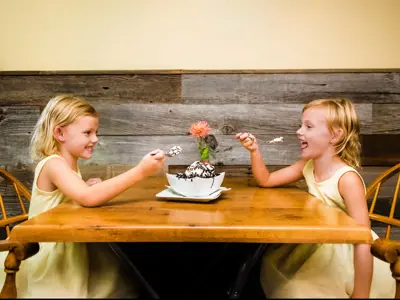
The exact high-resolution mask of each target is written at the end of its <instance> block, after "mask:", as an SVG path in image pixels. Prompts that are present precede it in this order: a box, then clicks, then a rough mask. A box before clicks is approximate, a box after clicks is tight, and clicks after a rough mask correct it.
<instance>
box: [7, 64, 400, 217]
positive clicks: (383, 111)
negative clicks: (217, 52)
mask: <svg viewBox="0 0 400 300" xmlns="http://www.w3.org/2000/svg"><path fill="white" fill-rule="evenodd" d="M60 93H72V94H76V95H79V96H83V97H85V98H86V99H87V100H88V101H89V102H90V103H91V104H92V105H93V106H94V107H95V108H96V109H97V110H98V111H99V113H100V129H99V144H98V146H97V148H96V150H95V153H94V155H93V158H92V159H91V160H90V161H84V162H82V163H81V169H82V173H83V175H84V177H85V178H89V177H91V176H99V175H100V176H101V177H103V178H109V177H111V176H115V175H116V174H119V173H120V172H122V171H124V170H126V169H127V168H129V167H131V166H134V165H135V164H137V163H138V162H139V160H140V159H141V157H142V156H143V155H145V154H146V153H147V152H148V151H150V150H152V149H155V148H159V147H160V148H162V149H164V150H167V149H169V147H171V146H173V145H181V146H182V148H183V149H184V153H183V154H181V155H180V156H178V157H176V158H170V159H168V160H167V166H166V170H165V171H167V168H170V169H171V170H173V171H174V172H175V171H177V170H178V169H182V167H185V166H187V165H188V164H190V163H191V162H193V161H194V160H196V159H198V154H197V148H196V142H195V141H194V139H193V138H192V137H191V136H189V135H188V131H189V127H190V125H191V124H192V123H193V122H194V121H196V120H207V121H208V122H209V123H210V125H211V127H212V132H211V133H212V134H213V135H214V137H215V149H214V151H213V153H212V162H213V163H214V164H216V165H218V168H222V167H224V168H225V169H226V171H227V176H237V175H243V174H245V175H247V176H251V171H250V169H249V167H248V165H249V163H250V161H249V155H248V153H247V151H246V150H245V149H243V148H242V147H241V146H240V144H239V143H238V142H236V140H235V138H234V135H235V133H237V132H243V131H249V132H251V133H253V134H254V135H256V136H257V137H258V139H259V140H261V141H267V140H269V139H271V138H275V137H277V136H283V137H284V138H285V143H284V144H282V145H267V144H265V143H264V144H262V146H261V148H262V151H263V154H264V159H265V160H266V162H267V163H268V164H270V165H271V166H272V168H277V167H280V166H286V165H289V164H291V163H293V162H294V161H296V160H297V159H299V155H300V151H299V146H298V141H297V138H296V135H295V132H296V130H297V128H298V124H299V123H300V118H301V110H302V108H303V106H304V104H305V103H307V102H308V101H310V100H312V99H316V98H326V97H348V98H350V99H351V100H353V101H354V103H355V105H356V110H357V113H358V115H359V118H360V120H361V141H362V145H363V153H362V164H363V169H362V171H361V173H362V174H363V176H364V178H365V181H366V183H367V184H368V183H369V182H371V180H372V179H373V178H374V177H375V176H377V175H378V174H379V173H380V172H382V171H383V170H385V169H386V168H388V167H389V166H392V165H394V164H396V163H398V162H399V161H400V142H399V141H400V139H399V137H400V70H371V71H365V70H360V71H340V70H338V71H328V70H327V71H318V72H317V71H304V72H303V71H299V70H297V71H287V72H285V71H279V72H278V71H277V72H265V71H231V72H211V71H209V72H201V71H198V72H185V71H153V72H145V71H144V72H143V71H141V72H132V71H129V72H123V71H122V72H92V73H89V72H86V73H85V72H36V73H32V72H31V73H29V72H20V73H17V72H0V167H3V168H5V169H6V170H8V171H10V172H12V173H13V174H14V175H15V176H16V177H18V178H19V179H20V180H21V181H22V182H23V183H24V184H26V185H27V186H28V187H29V188H31V186H32V180H33V168H34V164H33V162H32V161H31V160H30V158H29V155H28V146H29V141H30V137H31V133H32V129H33V127H34V125H35V123H36V121H37V119H38V117H39V115H40V112H41V110H42V109H43V107H44V106H45V105H46V103H47V101H48V100H49V99H50V98H51V97H53V96H54V95H57V94H60ZM390 185H391V183H389V185H388V187H387V192H386V190H385V197H386V196H387V197H389V196H390ZM9 191H10V189H9V187H6V186H5V185H4V184H3V185H2V186H1V185H0V193H2V194H3V195H4V196H5V198H6V199H8V198H7V197H11V195H9V194H10V193H11V192H9ZM9 202H10V203H9V205H11V204H12V200H11V198H10V200H9ZM14 209H15V210H17V208H16V207H14V206H12V205H11V211H12V212H13V211H14ZM399 216H400V214H399Z"/></svg>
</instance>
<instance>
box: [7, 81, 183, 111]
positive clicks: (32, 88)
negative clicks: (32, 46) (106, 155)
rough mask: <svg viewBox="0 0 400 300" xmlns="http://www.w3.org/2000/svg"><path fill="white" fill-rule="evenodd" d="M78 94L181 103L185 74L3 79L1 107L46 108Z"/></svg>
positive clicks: (93, 99)
mask: <svg viewBox="0 0 400 300" xmlns="http://www.w3.org/2000/svg"><path fill="white" fill-rule="evenodd" d="M64 93H67V94H75V95H79V96H82V97H85V98H86V99H87V100H88V101H90V102H92V103H93V104H96V103H99V102H108V103H119V102H121V101H127V102H135V103H143V102H144V103H173V102H180V94H181V75H159V74H153V75H136V74H131V75H128V74H126V75H113V76H108V75H57V76H52V75H43V76H29V75H23V76H15V75H12V76H4V75H3V76H0V103H1V105H40V106H42V107H43V106H44V105H45V104H46V103H47V102H48V101H49V100H50V98H52V97H54V96H55V95H56V94H64Z"/></svg>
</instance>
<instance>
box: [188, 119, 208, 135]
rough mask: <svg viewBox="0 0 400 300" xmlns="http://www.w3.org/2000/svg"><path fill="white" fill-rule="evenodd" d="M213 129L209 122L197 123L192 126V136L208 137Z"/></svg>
mask: <svg viewBox="0 0 400 300" xmlns="http://www.w3.org/2000/svg"><path fill="white" fill-rule="evenodd" d="M210 131H211V127H210V126H209V125H208V122H207V121H197V122H196V123H194V124H192V126H190V135H193V136H197V137H201V136H206V135H208V134H209V133H210Z"/></svg>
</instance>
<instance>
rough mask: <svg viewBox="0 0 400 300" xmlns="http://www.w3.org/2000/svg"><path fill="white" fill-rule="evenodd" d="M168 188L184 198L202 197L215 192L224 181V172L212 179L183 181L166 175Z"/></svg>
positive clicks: (197, 178) (195, 178) (173, 175)
mask: <svg viewBox="0 0 400 300" xmlns="http://www.w3.org/2000/svg"><path fill="white" fill-rule="evenodd" d="M166 175H167V179H168V183H169V186H170V187H171V188H172V189H173V190H174V191H176V192H177V193H179V194H181V195H183V196H186V197H204V196H208V195H210V194H211V193H213V192H215V191H217V190H218V189H219V188H220V187H221V184H222V181H224V177H225V172H222V173H219V175H218V176H215V177H213V178H201V177H194V178H191V179H184V178H178V177H176V174H168V173H167V174H166Z"/></svg>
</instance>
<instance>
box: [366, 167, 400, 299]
mask: <svg viewBox="0 0 400 300" xmlns="http://www.w3.org/2000/svg"><path fill="white" fill-rule="evenodd" d="M395 175H397V182H396V185H395V188H394V193H393V200H392V204H391V206H390V212H389V216H384V215H382V214H378V213H374V210H375V206H376V202H377V199H378V195H379V192H380V190H381V186H382V184H383V183H384V182H386V181H387V180H389V179H390V178H392V177H393V176H395ZM399 189H400V163H398V164H397V165H395V166H394V167H392V168H390V169H389V170H387V171H385V172H383V173H382V174H381V175H379V176H378V177H377V178H376V179H375V180H374V181H373V182H372V183H371V184H370V185H369V186H368V188H367V194H366V199H369V198H370V197H371V196H373V199H372V203H371V207H370V210H369V217H370V219H371V220H374V221H378V222H381V223H384V224H386V225H387V229H386V234H385V238H379V239H376V240H375V241H374V243H373V245H372V247H371V253H372V254H373V255H374V256H376V257H378V258H379V259H381V260H383V261H386V262H388V263H390V269H391V271H392V275H393V277H394V279H396V296H395V298H400V255H399V254H400V241H396V240H391V239H390V234H391V229H392V226H397V227H400V220H398V219H395V218H394V213H395V208H396V204H397V200H398V197H399Z"/></svg>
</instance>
